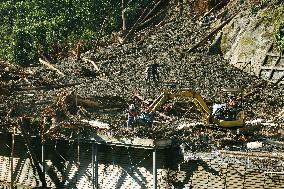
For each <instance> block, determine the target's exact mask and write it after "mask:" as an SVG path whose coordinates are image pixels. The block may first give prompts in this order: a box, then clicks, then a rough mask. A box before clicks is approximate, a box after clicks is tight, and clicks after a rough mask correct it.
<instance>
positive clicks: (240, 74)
mask: <svg viewBox="0 0 284 189" xmlns="http://www.w3.org/2000/svg"><path fill="white" fill-rule="evenodd" d="M237 2H239V1H232V2H230V3H228V4H227V5H225V6H224V7H221V8H219V9H216V10H215V11H212V12H211V13H210V14H208V16H206V17H203V18H199V17H197V16H195V14H196V13H195V12H194V10H193V9H191V6H189V5H190V4H185V6H184V10H183V12H182V14H180V12H179V11H178V10H176V9H174V8H170V9H169V10H168V13H167V16H166V17H165V18H164V19H163V20H162V21H161V22H160V23H159V24H157V25H156V26H155V27H154V28H153V27H151V28H147V29H145V30H142V31H140V32H138V33H136V34H135V37H134V39H133V40H129V42H128V43H125V44H111V45H107V46H104V47H100V48H98V49H96V50H95V51H89V52H85V53H84V54H82V60H81V61H77V60H76V59H75V58H72V57H69V58H68V59H65V60H63V61H61V62H59V63H57V64H55V65H53V66H54V67H56V68H57V69H59V70H60V71H61V72H62V74H60V73H59V72H58V71H57V72H56V71H50V70H47V69H46V67H43V66H38V67H31V68H25V69H22V68H12V67H11V66H10V65H7V64H4V63H3V64H1V66H2V68H3V71H2V72H3V74H2V75H1V81H2V82H1V87H2V89H3V90H2V91H4V90H5V91H6V92H2V94H1V96H0V98H1V102H2V103H1V119H2V120H1V122H2V123H7V124H10V123H11V122H12V123H16V122H17V119H18V118H19V117H32V118H33V124H34V123H35V122H36V121H38V122H40V123H41V124H42V125H43V126H44V127H45V128H44V129H45V130H47V131H50V132H49V133H50V134H51V135H54V136H57V135H58V136H59V135H60V134H58V133H61V134H63V135H64V132H65V128H66V127H76V126H78V125H79V126H82V127H83V126H84V127H86V128H87V127H90V126H91V124H90V121H91V120H98V121H101V122H104V123H107V124H109V127H110V129H111V131H112V134H114V135H119V136H126V135H129V136H140V137H149V138H180V139H190V138H191V137H195V138H196V133H197V132H195V131H194V129H195V128H192V126H190V125H191V124H193V123H198V125H202V124H203V122H202V121H203V118H202V116H201V115H200V113H199V112H198V111H197V110H196V109H195V108H191V107H192V106H193V105H192V102H191V99H178V100H175V101H174V109H175V112H174V113H169V114H167V115H166V116H163V115H161V116H156V118H155V122H154V124H153V127H152V128H145V127H143V126H141V127H137V128H136V129H135V130H133V131H128V130H126V129H125V128H124V127H125V126H126V115H125V110H126V109H127V108H128V105H129V104H130V103H133V102H134V100H133V95H134V94H137V93H139V94H140V95H141V96H143V97H144V98H145V99H150V98H151V99H155V98H157V97H158V95H159V94H160V92H161V90H162V89H164V88H167V87H168V86H169V84H176V85H177V86H178V87H183V88H191V89H193V90H195V91H196V92H199V93H200V94H201V95H202V96H203V97H204V98H205V99H206V101H207V102H208V104H209V105H210V106H211V105H212V103H214V102H221V95H220V91H221V89H222V88H223V87H236V88H242V89H244V91H245V92H246V93H247V94H248V93H249V92H254V93H253V95H250V96H248V97H247V98H246V101H245V110H246V116H247V118H246V119H247V121H250V120H254V119H257V118H262V119H264V120H266V121H268V120H271V119H273V118H274V117H275V116H276V115H277V114H278V113H279V111H280V110H281V109H283V106H284V94H283V86H282V85H277V86H273V84H271V83H268V82H265V81H263V80H262V79H260V78H258V77H257V76H254V75H250V74H247V73H246V72H244V71H242V70H240V69H238V68H236V67H234V66H232V65H231V64H229V61H228V60H225V59H224V58H223V57H222V56H221V55H220V54H215V55H209V53H208V48H210V47H212V41H213V39H212V37H213V36H215V35H212V37H209V38H208V40H207V38H206V40H205V41H204V45H203V46H202V45H201V46H200V47H199V48H197V49H196V50H195V51H193V52H191V51H190V49H191V47H193V46H194V45H195V44H197V43H199V42H200V41H202V39H204V37H206V36H208V34H209V33H210V32H211V31H214V29H215V28H217V27H218V26H220V25H221V24H222V23H224V22H226V20H227V19H228V18H232V16H234V15H236V16H235V17H234V18H233V20H232V21H231V22H229V24H231V23H234V22H235V20H236V19H238V16H239V15H243V14H247V13H248V9H249V7H247V4H245V3H243V4H241V3H240V4H238V3H237ZM172 6H173V7H174V6H175V5H172ZM244 18H245V17H244ZM244 18H243V19H244ZM225 25H226V24H225ZM220 29H221V28H220ZM219 31H220V30H219ZM224 31H226V29H224ZM216 33H217V32H216ZM216 33H214V34H216ZM224 35H225V34H224ZM223 40H224V39H223ZM232 44H233V42H232ZM228 51H229V50H228ZM85 59H88V60H92V61H93V63H94V64H95V65H96V66H97V67H98V69H95V67H94V65H92V64H91V63H90V61H87V62H88V63H86V61H84V60H85ZM153 62H156V63H158V64H159V65H160V68H159V72H160V77H161V78H160V81H159V82H158V83H152V84H150V85H147V84H146V82H145V79H144V77H145V74H144V71H145V69H146V67H147V65H148V64H150V63H153ZM58 73H59V74H58ZM260 84H261V85H260ZM79 98H81V99H85V100H86V99H88V100H89V104H88V105H87V106H86V101H85V104H84V103H81V104H79V101H78V99H79ZM90 101H91V103H90ZM92 103H93V104H92ZM134 103H135V102H134ZM90 104H91V105H90ZM162 113H163V114H166V113H167V112H162ZM35 120H36V121H35ZM82 120H84V121H82ZM88 121H89V122H88ZM200 122H202V123H200ZM184 126H186V127H184ZM276 126H277V127H275V128H273V129H275V130H276V131H275V130H273V131H274V133H273V134H272V135H276V134H278V133H277V132H278V129H279V128H281V127H283V123H281V121H279V120H278V121H277V123H276ZM178 127H180V128H182V130H177V128H178ZM54 128H56V129H54ZM188 128H189V129H188ZM198 128H199V127H198ZM60 129H61V131H60ZM97 129H98V128H93V130H97ZM201 130H203V129H202V128H201ZM262 131H268V132H270V131H271V126H267V127H266V128H265V129H264V130H262ZM257 134H259V135H260V136H262V135H263V133H261V131H260V132H259V133H256V134H255V135H257ZM226 135H227V133H224V132H221V134H220V133H219V131H216V133H213V134H212V133H211V135H210V137H211V139H212V140H213V138H214V137H217V138H218V139H222V138H223V137H224V136H226ZM217 138H215V139H217ZM191 140H193V139H191Z"/></svg>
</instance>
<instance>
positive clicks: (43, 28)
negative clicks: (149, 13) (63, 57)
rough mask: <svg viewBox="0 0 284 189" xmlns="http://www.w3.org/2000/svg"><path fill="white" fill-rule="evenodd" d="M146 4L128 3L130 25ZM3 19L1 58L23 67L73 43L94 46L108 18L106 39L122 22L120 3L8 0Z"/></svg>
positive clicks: (1, 10)
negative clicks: (41, 55)
mask: <svg viewBox="0 0 284 189" xmlns="http://www.w3.org/2000/svg"><path fill="white" fill-rule="evenodd" d="M149 2H150V1H149ZM146 3H147V1H143V0H137V1H131V0H129V7H128V9H129V11H128V15H130V18H129V23H128V24H129V25H130V26H131V25H132V24H133V23H134V21H135V20H136V19H137V18H138V17H139V15H140V13H141V10H142V9H143V8H144V7H145V6H146V5H147V4H146ZM0 17H1V20H0V45H1V48H0V57H1V58H2V59H7V60H10V61H12V62H15V63H17V64H20V65H24V66H25V65H29V64H33V63H35V62H37V60H38V57H39V55H40V54H44V55H47V54H56V53H57V52H58V49H60V47H61V46H65V45H67V44H70V43H71V44H72V43H73V44H74V43H77V42H78V41H83V42H84V43H85V44H89V45H90V46H91V45H92V44H94V40H96V39H97V38H98V37H99V36H98V34H99V31H100V29H101V25H102V23H103V22H104V20H105V19H106V23H105V26H104V28H103V32H102V35H103V36H106V35H109V34H110V33H111V32H113V31H118V30H120V29H121V23H122V20H121V2H120V1H118V0H96V1H94V0H84V1H82V0H52V1H46V0H29V1H25V0H13V1H12V0H6V1H5V2H2V3H1V4H0Z"/></svg>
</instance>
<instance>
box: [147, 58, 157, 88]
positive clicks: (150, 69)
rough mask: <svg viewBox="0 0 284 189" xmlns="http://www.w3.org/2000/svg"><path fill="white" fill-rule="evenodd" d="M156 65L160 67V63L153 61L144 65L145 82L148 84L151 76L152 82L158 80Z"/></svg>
mask: <svg viewBox="0 0 284 189" xmlns="http://www.w3.org/2000/svg"><path fill="white" fill-rule="evenodd" d="M158 67H160V65H159V64H158V63H156V62H154V63H153V64H149V65H148V66H147V67H146V69H145V81H146V84H150V80H151V77H152V80H153V82H159V81H160V76H159V71H158Z"/></svg>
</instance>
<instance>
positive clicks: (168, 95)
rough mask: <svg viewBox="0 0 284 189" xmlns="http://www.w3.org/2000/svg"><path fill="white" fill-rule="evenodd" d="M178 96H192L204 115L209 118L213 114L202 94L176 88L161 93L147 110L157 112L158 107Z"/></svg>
mask: <svg viewBox="0 0 284 189" xmlns="http://www.w3.org/2000/svg"><path fill="white" fill-rule="evenodd" d="M176 97H190V98H193V102H194V104H195V105H196V107H197V108H198V110H199V111H200V112H201V113H202V115H203V116H204V117H205V118H206V119H208V117H209V116H210V115H211V111H210V109H209V108H208V106H207V105H206V103H205V101H204V99H203V98H202V96H200V94H198V93H197V92H195V91H193V90H191V89H176V90H164V91H163V92H162V93H161V95H160V96H159V97H158V98H157V99H156V100H155V101H154V102H153V103H152V104H151V105H150V106H149V108H148V110H147V112H148V113H152V112H155V111H156V110H157V109H158V108H160V107H161V106H162V105H163V104H165V103H166V102H167V101H168V100H170V99H174V98H176Z"/></svg>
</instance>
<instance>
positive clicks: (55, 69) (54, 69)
mask: <svg viewBox="0 0 284 189" xmlns="http://www.w3.org/2000/svg"><path fill="white" fill-rule="evenodd" d="M39 62H40V63H41V64H42V65H45V66H46V67H47V68H49V69H51V70H53V71H56V72H57V73H58V74H59V75H61V76H65V75H64V73H62V72H61V71H60V70H59V69H57V68H55V67H54V66H53V65H51V64H50V63H49V62H48V61H47V60H43V59H41V58H39Z"/></svg>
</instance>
